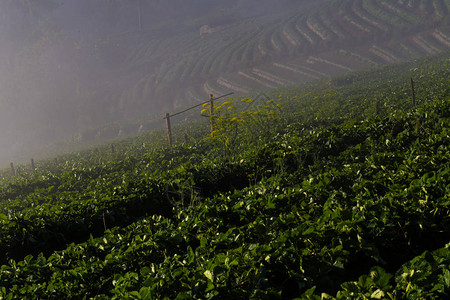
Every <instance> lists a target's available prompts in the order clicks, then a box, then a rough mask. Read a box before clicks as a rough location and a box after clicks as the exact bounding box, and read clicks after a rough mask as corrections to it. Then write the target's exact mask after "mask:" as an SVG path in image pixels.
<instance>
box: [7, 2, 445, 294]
mask: <svg viewBox="0 0 450 300" xmlns="http://www.w3.org/2000/svg"><path fill="white" fill-rule="evenodd" d="M378 2H379V3H378ZM378 2H377V3H378V4H377V5H378V7H379V8H380V9H381V7H384V6H385V4H383V3H384V2H383V1H378ZM410 2H411V5H416V4H415V3H416V2H417V1H410ZM439 3H440V5H442V3H446V2H443V1H439ZM383 5H384V6H383ZM433 7H438V5H435V6H432V7H428V8H427V9H428V10H432V9H433ZM394 8H395V7H392V8H390V9H394ZM380 18H381V17H380ZM406 21H408V22H412V21H411V15H410V14H406V13H405V22H406ZM311 24H317V23H311ZM321 24H322V23H321ZM311 26H312V25H311ZM425 41H427V40H424V42H425ZM383 49H384V48H383ZM237 51H238V52H236V53H239V51H240V50H237ZM384 51H388V50H386V49H385V50H384ZM358 53H361V52H358ZM344 54H345V55H344ZM355 55H356V54H355ZM340 56H342V58H339V57H340ZM349 56H350V54H349V52H339V53H338V52H333V53H331V54H330V53H328V54H327V56H326V57H324V58H321V57H320V56H313V57H310V59H311V60H312V61H313V62H314V64H310V66H308V68H310V69H311V70H314V69H313V68H314V67H316V66H318V65H328V68H330V69H331V68H333V69H334V70H337V69H342V66H341V65H342V64H343V62H345V61H346V60H347V59H348V57H349ZM359 57H362V56H359ZM333 58H334V59H336V60H333V61H332V59H333ZM338 58H339V60H338ZM367 61H368V62H369V58H367ZM330 62H332V64H330ZM296 63H297V65H295V64H294V63H292V64H287V63H286V64H283V66H285V68H284V69H283V70H284V72H285V73H284V74H287V72H292V73H295V72H294V71H293V70H297V71H298V72H300V71H302V72H305V71H306V70H308V69H306V68H300V67H299V66H298V61H296ZM286 66H289V68H292V70H290V69H288V68H286ZM449 66H450V59H449V55H448V52H444V53H443V54H441V55H437V56H433V57H430V58H427V59H417V60H414V61H408V62H403V63H397V64H395V65H389V66H383V67H377V68H372V69H369V70H366V71H359V72H353V73H350V74H344V75H340V76H339V77H333V78H326V79H324V78H322V79H320V76H319V74H320V73H318V72H319V71H315V72H314V73H313V74H314V76H316V77H317V78H318V79H319V80H316V81H311V82H307V83H303V84H298V85H294V86H292V85H288V84H287V82H283V83H284V84H283V85H282V86H283V87H282V88H279V89H275V90H273V89H272V90H268V91H267V92H265V93H260V94H255V95H254V96H249V97H248V98H240V97H235V98H233V99H222V100H221V101H217V103H215V110H214V114H213V116H212V119H214V120H215V121H216V122H215V125H214V126H215V127H214V129H215V130H214V132H213V133H212V134H211V133H210V132H209V128H210V125H209V123H208V120H205V119H200V120H196V121H195V120H194V121H191V122H184V123H180V124H178V125H176V126H174V128H173V133H174V140H175V145H174V146H173V147H172V148H168V147H167V146H166V137H165V134H164V132H161V131H153V132H150V133H146V134H141V135H139V136H137V137H134V138H127V139H124V140H121V141H117V142H115V143H114V144H112V145H111V144H108V145H106V144H105V145H103V146H99V147H95V148H90V149H87V150H84V151H79V152H73V153H68V154H61V155H59V156H58V158H57V161H56V162H55V161H54V160H48V161H47V160H45V161H37V162H36V169H35V170H31V168H30V166H28V165H19V166H16V173H17V174H16V175H15V176H12V174H11V170H9V169H7V170H2V171H1V172H0V180H1V181H0V265H1V267H0V297H1V298H4V299H53V298H57V297H59V298H75V299H77V298H86V299H192V298H194V299H224V298H225V299H227V298H228V299H249V298H252V299H294V298H300V299H364V298H366V299H445V298H447V297H449V296H450V268H449V265H450V229H449V228H450V226H449V225H450V210H449V204H450V202H449V200H450V199H449V195H450V181H449V180H450V176H449V175H450V152H449V149H450V148H449V147H450V137H449V132H450V67H449ZM274 68H280V66H278V65H272V66H271V67H270V68H253V69H249V70H247V71H246V72H244V73H243V74H244V75H247V76H244V75H241V76H243V77H245V78H247V79H248V82H250V81H251V80H255V79H258V80H259V81H260V83H261V84H263V83H265V84H267V85H268V84H269V83H270V84H272V85H274V84H276V82H277V81H280V82H281V78H279V77H276V76H275V75H271V76H268V75H267V74H272V73H271V72H272V71H273V70H274ZM347 71H349V70H347ZM345 73H347V72H345ZM295 74H298V75H300V74H299V73H295ZM336 74H340V73H339V71H336ZM280 76H281V75H280ZM252 78H253V79H252ZM410 79H413V80H414V84H415V90H414V92H415V103H414V107H413V105H412V100H411V88H410ZM226 80H228V81H229V82H232V80H233V79H232V77H231V76H230V77H226ZM237 82H238V83H239V84H241V85H243V84H244V83H245V82H246V81H243V80H240V81H237ZM219 85H220V82H217V81H216V82H214V81H211V87H210V88H219V87H218V86H219ZM280 86H281V84H280ZM241 88H242V87H241ZM190 91H191V93H194V92H196V90H195V89H194V88H192V89H191V90H190ZM204 109H205V110H206V111H207V110H208V108H207V107H204ZM200 110H201V108H199V109H198V111H196V112H194V114H197V115H200V113H201V112H200ZM209 119H211V116H210V118H209ZM185 133H186V134H188V136H189V140H188V141H184V140H183V138H182V136H183V135H184V134H185Z"/></svg>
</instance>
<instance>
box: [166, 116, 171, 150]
mask: <svg viewBox="0 0 450 300" xmlns="http://www.w3.org/2000/svg"><path fill="white" fill-rule="evenodd" d="M165 119H166V128H167V142H168V144H169V147H172V128H171V126H170V114H169V113H166V117H165Z"/></svg>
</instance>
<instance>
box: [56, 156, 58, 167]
mask: <svg viewBox="0 0 450 300" xmlns="http://www.w3.org/2000/svg"><path fill="white" fill-rule="evenodd" d="M55 165H58V158H57V157H55Z"/></svg>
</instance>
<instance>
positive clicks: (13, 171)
mask: <svg viewBox="0 0 450 300" xmlns="http://www.w3.org/2000/svg"><path fill="white" fill-rule="evenodd" d="M10 166H11V173H12V175H13V176H16V169H14V164H13V163H11V164H10Z"/></svg>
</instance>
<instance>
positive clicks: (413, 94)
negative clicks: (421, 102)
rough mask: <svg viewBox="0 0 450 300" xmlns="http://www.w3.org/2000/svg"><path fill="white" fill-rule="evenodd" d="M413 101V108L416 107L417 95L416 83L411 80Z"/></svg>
mask: <svg viewBox="0 0 450 300" xmlns="http://www.w3.org/2000/svg"><path fill="white" fill-rule="evenodd" d="M411 99H412V107H413V108H415V107H416V93H415V91H414V81H413V79H412V78H411Z"/></svg>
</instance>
